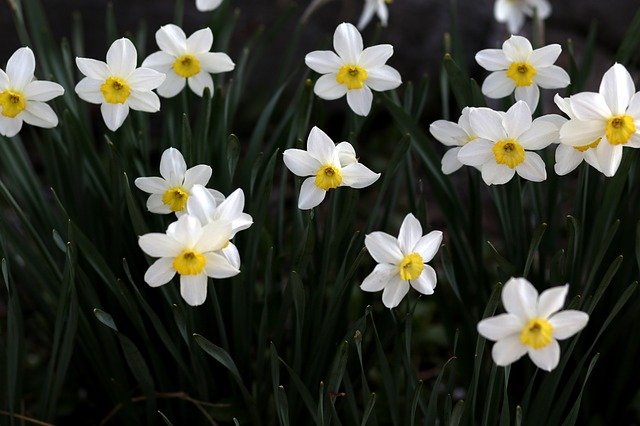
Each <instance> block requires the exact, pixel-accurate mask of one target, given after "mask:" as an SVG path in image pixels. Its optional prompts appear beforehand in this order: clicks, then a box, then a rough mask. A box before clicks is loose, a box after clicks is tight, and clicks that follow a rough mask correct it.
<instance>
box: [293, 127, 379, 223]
mask: <svg viewBox="0 0 640 426" xmlns="http://www.w3.org/2000/svg"><path fill="white" fill-rule="evenodd" d="M283 159H284V164H285V165H286V166H287V168H288V169H289V170H290V171H291V172H292V173H293V174H295V175H297V176H301V177H307V176H310V177H307V179H305V180H304V182H303V183H302V187H301V188H300V198H299V199H298V207H299V208H300V209H302V210H309V209H312V208H314V207H316V206H317V205H318V204H320V203H321V202H322V200H324V197H325V195H326V194H327V191H330V190H332V189H336V188H338V187H341V186H350V187H351V188H364V187H367V186H369V185H371V184H372V183H374V182H375V181H377V180H378V178H379V177H380V173H374V172H372V171H371V170H369V169H368V168H367V167H365V166H364V165H362V164H361V163H359V162H357V161H356V157H355V151H354V149H353V146H351V144H350V143H348V142H341V143H339V144H338V145H335V144H334V143H333V141H332V140H331V138H329V136H327V134H326V133H325V132H323V131H322V130H320V129H319V128H317V127H314V128H313V129H311V132H310V133H309V138H308V139H307V150H306V151H305V150H302V149H293V148H292V149H287V150H286V151H285V152H284V153H283Z"/></svg>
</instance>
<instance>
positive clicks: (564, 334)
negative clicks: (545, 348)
mask: <svg viewBox="0 0 640 426" xmlns="http://www.w3.org/2000/svg"><path fill="white" fill-rule="evenodd" d="M588 321H589V315H587V313H586V312H582V311H575V310H572V309H569V310H566V311H562V312H558V313H557V314H555V315H553V316H552V317H551V318H549V323H550V324H551V326H552V327H553V337H554V338H555V339H560V340H563V339H567V338H569V337H571V336H573V335H574V334H576V333H577V332H579V331H580V330H582V329H583V328H584V327H585V326H586V325H587V322H588Z"/></svg>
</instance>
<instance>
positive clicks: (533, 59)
mask: <svg viewBox="0 0 640 426" xmlns="http://www.w3.org/2000/svg"><path fill="white" fill-rule="evenodd" d="M560 53H562V47H561V46H560V45H559V44H549V45H547V46H544V47H541V48H539V49H536V50H534V51H533V52H532V53H531V56H529V63H530V64H531V65H533V66H534V67H535V68H536V70H537V71H538V72H540V71H541V69H542V68H545V67H550V66H551V65H553V64H555V63H556V61H557V60H558V57H559V56H560ZM563 87H564V86H563Z"/></svg>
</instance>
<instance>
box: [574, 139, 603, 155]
mask: <svg viewBox="0 0 640 426" xmlns="http://www.w3.org/2000/svg"><path fill="white" fill-rule="evenodd" d="M601 140H602V138H598V139H596V140H595V141H593V142H591V143H589V144H586V145H580V146H574V147H573V149H575V150H578V151H580V152H585V151H586V150H588V149H593V148H597V147H598V144H599V143H600V141H601Z"/></svg>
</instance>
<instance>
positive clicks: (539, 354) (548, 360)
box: [527, 339, 560, 371]
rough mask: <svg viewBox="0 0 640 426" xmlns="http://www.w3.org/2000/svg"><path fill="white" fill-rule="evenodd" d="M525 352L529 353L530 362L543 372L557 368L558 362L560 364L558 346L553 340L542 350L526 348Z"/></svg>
mask: <svg viewBox="0 0 640 426" xmlns="http://www.w3.org/2000/svg"><path fill="white" fill-rule="evenodd" d="M527 352H528V353H529V357H530V358H531V361H533V363H534V364H535V365H536V366H537V367H538V368H540V369H542V370H544V371H551V370H553V369H554V368H556V367H557V366H558V362H560V345H559V344H558V341H557V340H555V339H552V340H551V343H549V344H548V345H547V346H545V347H544V348H540V349H533V348H528V349H527Z"/></svg>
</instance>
